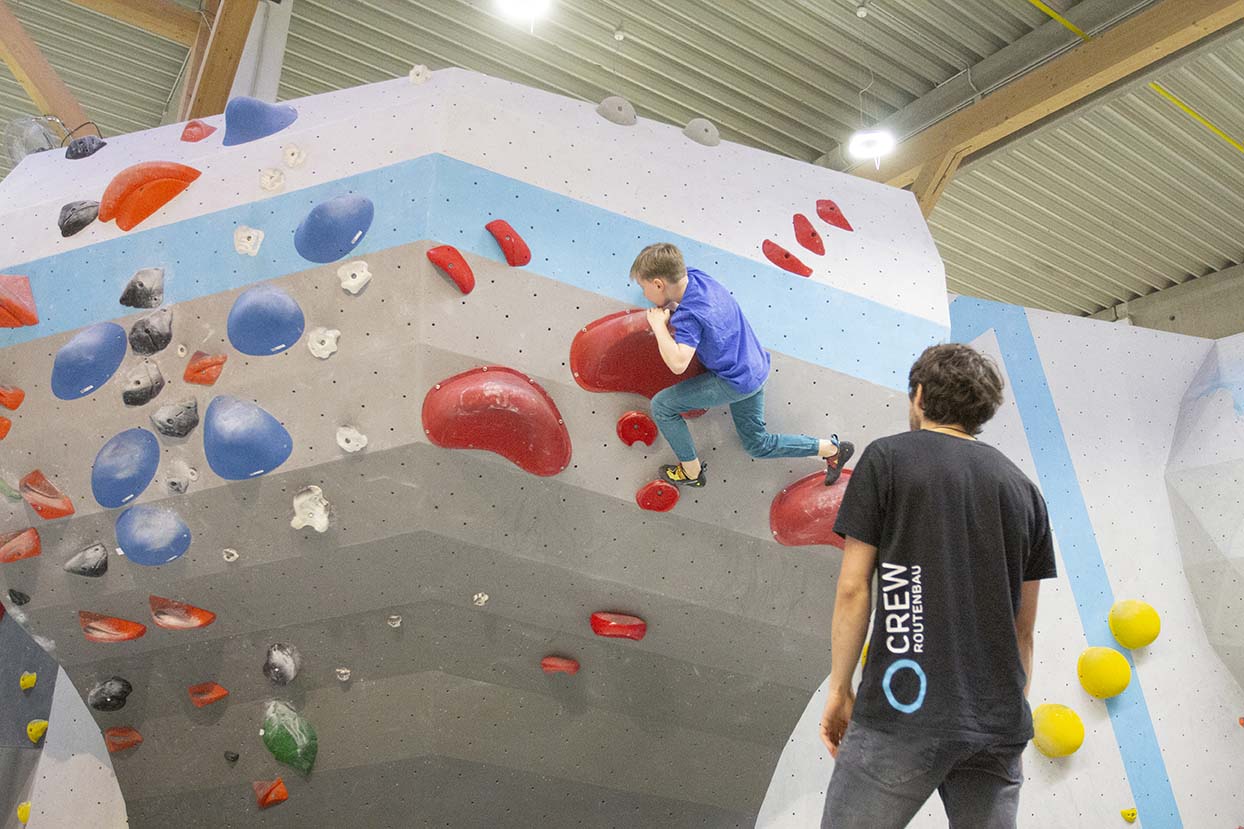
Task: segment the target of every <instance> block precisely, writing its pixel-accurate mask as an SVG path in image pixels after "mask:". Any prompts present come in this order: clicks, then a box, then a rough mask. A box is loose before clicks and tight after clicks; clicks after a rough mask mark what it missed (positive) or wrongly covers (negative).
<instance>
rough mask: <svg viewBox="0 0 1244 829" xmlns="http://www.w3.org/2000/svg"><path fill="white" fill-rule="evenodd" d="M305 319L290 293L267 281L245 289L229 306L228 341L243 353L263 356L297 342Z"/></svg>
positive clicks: (226, 325) (280, 350)
mask: <svg viewBox="0 0 1244 829" xmlns="http://www.w3.org/2000/svg"><path fill="white" fill-rule="evenodd" d="M305 325H306V320H305V319H304V318H303V315H302V308H300V307H298V303H297V302H295V301H294V299H293V297H291V296H290V295H289V294H287V293H285V292H284V291H282V290H281V289H280V288H274V287H272V286H270V285H264V286H261V287H258V288H251V289H250V290H248V291H244V292H243V293H242V294H241V296H239V297H238V298H237V299H236V300H235V301H234V303H233V307H232V308H230V309H229V318H228V320H227V321H226V323H225V327H226V330H227V331H228V334H229V342H230V343H232V344H233V347H234V348H236V349H237V350H238V351H241V352H242V353H243V354H250V355H251V356H254V357H266V356H268V355H270V354H278V353H280V352H282V351H284V350H285V349H287V348H289V347H290V346H292V345H293V344H294V343H296V342H298V338H299V337H301V336H302V330H303V327H304V326H305Z"/></svg>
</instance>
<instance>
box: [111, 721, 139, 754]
mask: <svg viewBox="0 0 1244 829" xmlns="http://www.w3.org/2000/svg"><path fill="white" fill-rule="evenodd" d="M142 741H143V735H141V734H139V733H138V729H136V728H133V727H131V726H128V725H114V726H113V727H112V728H106V729H104V745H106V746H108V753H109V754H116V753H117V752H118V751H125V750H126V749H127V748H133V747H134V746H137V745H141V744H142Z"/></svg>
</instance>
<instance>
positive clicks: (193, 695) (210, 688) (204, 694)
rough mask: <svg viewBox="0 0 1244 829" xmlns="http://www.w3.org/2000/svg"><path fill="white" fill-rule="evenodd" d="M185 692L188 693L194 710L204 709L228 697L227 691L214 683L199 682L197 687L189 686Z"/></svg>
mask: <svg viewBox="0 0 1244 829" xmlns="http://www.w3.org/2000/svg"><path fill="white" fill-rule="evenodd" d="M186 690H187V691H189V692H190V701H191V702H192V703H194V707H195V708H204V707H206V706H208V705H211V704H212V703H213V702H220V701H221V700H222V699H224V698H225V697H227V696H229V691H228V689H226V688H223V687H221V686H220V685H217V684H216V683H215V682H200V683H199V684H198V685H191V686H190V687H189V688H187V689H186Z"/></svg>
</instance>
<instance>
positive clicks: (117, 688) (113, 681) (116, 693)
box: [86, 676, 134, 711]
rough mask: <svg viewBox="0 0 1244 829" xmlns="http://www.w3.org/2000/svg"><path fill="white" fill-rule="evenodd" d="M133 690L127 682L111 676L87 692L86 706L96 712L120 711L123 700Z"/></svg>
mask: <svg viewBox="0 0 1244 829" xmlns="http://www.w3.org/2000/svg"><path fill="white" fill-rule="evenodd" d="M133 690H134V686H133V685H131V684H130V683H129V680H127V679H125V678H123V677H119V676H113V677H110V678H108V679H105V680H104V681H103V682H97V683H95V684H94V685H93V686H91V690H90V691H89V692H87V695H86V704H87V705H89V706H91V707H92V708H94V709H95V710H96V711H120V710H121V709H122V708H124V707H125V699H126V697H128V696H129V695H130V693H131V692H132V691H133Z"/></svg>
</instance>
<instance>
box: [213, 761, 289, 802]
mask: <svg viewBox="0 0 1244 829" xmlns="http://www.w3.org/2000/svg"><path fill="white" fill-rule="evenodd" d="M230 753H232V752H225V754H226V755H228V754H230ZM225 759H228V757H227V756H226V758H225ZM236 760H237V755H236V754H235V755H234V759H233V760H229V762H231V763H232V762H235V761H236ZM251 788H252V789H254V790H255V802H256V803H258V804H259V808H260V809H267V808H268V807H269V806H275V805H276V804H278V803H284V802H285V801H286V800H289V790H288V789H286V788H285V781H284V780H282V779H281V778H279V777H278V778H277V779H276V780H256V781H254V782H253V783H251Z"/></svg>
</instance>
